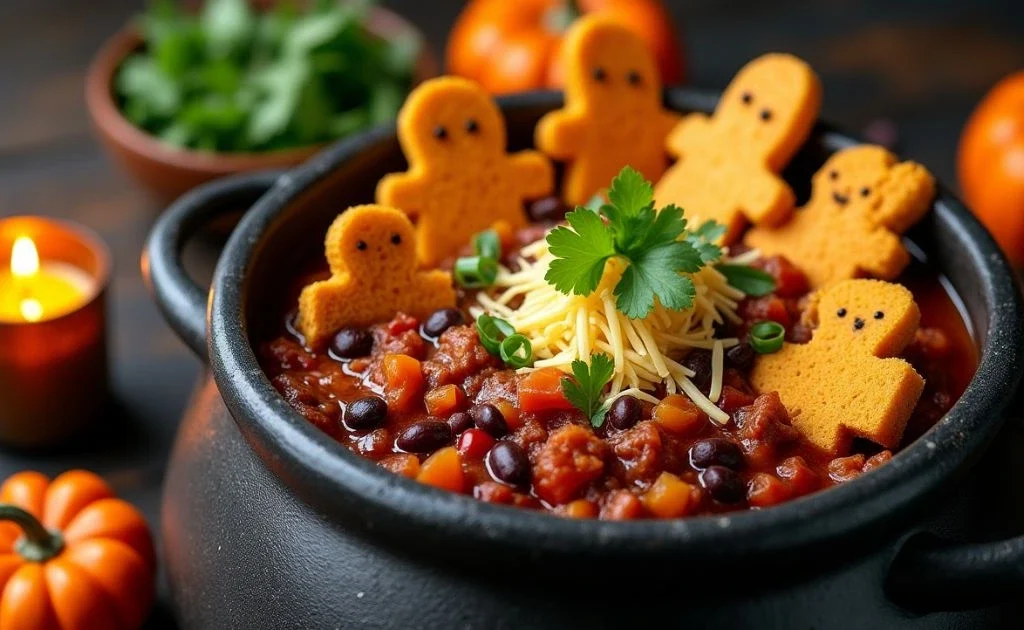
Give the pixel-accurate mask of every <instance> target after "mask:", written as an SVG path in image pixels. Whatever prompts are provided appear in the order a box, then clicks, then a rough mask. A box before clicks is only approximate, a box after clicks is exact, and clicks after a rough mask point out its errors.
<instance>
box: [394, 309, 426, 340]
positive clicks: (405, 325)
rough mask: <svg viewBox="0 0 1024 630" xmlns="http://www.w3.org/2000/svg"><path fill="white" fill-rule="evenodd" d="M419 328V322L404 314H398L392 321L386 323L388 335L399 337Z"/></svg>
mask: <svg viewBox="0 0 1024 630" xmlns="http://www.w3.org/2000/svg"><path fill="white" fill-rule="evenodd" d="M419 327H420V320H418V319H416V318H415V317H413V316H411V315H406V314H405V313H398V314H397V315H395V317H394V319H392V320H391V321H390V322H388V334H389V335H392V336H395V335H401V334H402V333H404V332H406V331H408V330H416V329H417V328H419Z"/></svg>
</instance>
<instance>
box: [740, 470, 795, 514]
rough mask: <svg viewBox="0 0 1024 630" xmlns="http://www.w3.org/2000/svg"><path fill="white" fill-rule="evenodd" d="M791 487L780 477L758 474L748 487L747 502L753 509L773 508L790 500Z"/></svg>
mask: <svg viewBox="0 0 1024 630" xmlns="http://www.w3.org/2000/svg"><path fill="white" fill-rule="evenodd" d="M789 494H790V490H789V487H788V486H787V485H786V484H785V482H783V481H782V480H781V479H779V478H778V477H775V476H773V475H769V474H767V473H756V474H755V475H754V476H753V477H752V478H751V480H750V485H749V486H748V487H747V502H748V503H750V505H751V506H753V507H761V508H765V507H771V506H773V505H778V504H779V503H782V502H783V501H785V500H786V499H788V498H789Z"/></svg>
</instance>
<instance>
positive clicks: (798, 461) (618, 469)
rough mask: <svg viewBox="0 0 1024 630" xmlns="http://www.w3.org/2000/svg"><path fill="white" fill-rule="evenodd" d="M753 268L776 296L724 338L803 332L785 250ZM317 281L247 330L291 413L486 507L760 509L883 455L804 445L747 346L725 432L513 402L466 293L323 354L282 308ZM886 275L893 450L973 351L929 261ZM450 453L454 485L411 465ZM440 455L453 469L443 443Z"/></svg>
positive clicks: (800, 291) (959, 375)
mask: <svg viewBox="0 0 1024 630" xmlns="http://www.w3.org/2000/svg"><path fill="white" fill-rule="evenodd" d="M547 225H550V224H547ZM542 227H544V226H543V224H541V225H535V226H533V227H531V228H527V229H526V230H524V231H523V233H521V234H520V235H519V240H520V242H521V243H522V244H525V243H527V242H530V241H532V240H535V239H537V238H539V237H541V236H542V234H543V229H541V228H542ZM507 258H509V259H511V257H507ZM756 266H760V267H761V268H763V269H764V270H766V271H768V272H769V273H771V274H772V275H773V276H774V277H775V279H776V284H777V287H776V291H775V293H774V294H772V295H769V296H766V297H760V298H748V299H747V300H745V301H744V302H743V303H742V304H741V306H740V309H739V311H738V312H739V314H740V316H741V317H742V318H743V319H744V323H743V324H742V325H740V326H738V327H735V328H731V329H725V330H723V331H722V335H721V336H729V335H737V336H740V337H741V338H742V337H743V335H744V334H745V333H746V330H747V328H749V326H750V325H752V324H753V323H755V322H758V321H762V320H765V319H772V320H775V321H778V322H779V323H781V324H783V325H784V326H786V328H787V340H788V341H790V342H796V343H804V342H806V341H808V340H809V339H810V337H811V335H812V333H813V331H812V330H810V329H808V328H805V327H804V326H802V325H801V324H800V323H799V322H800V317H801V312H802V309H803V305H804V303H805V301H806V300H805V297H806V293H807V282H806V279H805V278H804V275H803V273H802V272H801V271H800V270H799V269H797V268H795V267H794V266H793V265H791V264H789V263H788V262H787V261H785V260H784V259H782V258H769V259H762V260H760V261H758V263H756ZM325 276H326V272H325V271H324V270H322V269H318V270H316V271H314V272H312V273H309V274H305V275H303V276H302V277H300V278H296V282H295V285H294V286H293V287H291V290H290V291H288V292H286V294H285V295H283V296H282V297H283V298H284V301H283V302H282V303H281V304H280V310H279V311H278V312H277V313H273V314H272V316H273V317H276V321H277V325H276V326H271V327H269V329H270V330H271V331H272V332H271V333H270V334H268V335H266V336H264V337H262V338H259V339H257V343H258V347H259V355H260V362H261V365H262V366H263V369H264V370H265V371H266V373H267V375H268V377H269V378H270V379H271V382H272V383H273V385H274V387H276V388H277V390H278V391H279V392H281V395H282V396H284V398H285V399H286V400H287V401H288V402H289V403H290V404H291V405H292V407H294V408H295V410H296V411H297V412H298V413H299V414H301V415H302V416H304V417H305V418H306V419H307V420H309V421H310V422H311V423H313V424H315V425H316V426H317V427H319V428H320V429H321V430H323V431H324V432H325V433H327V434H328V435H330V436H331V437H332V438H334V439H335V440H337V441H338V442H340V443H341V444H343V445H344V446H345V447H347V448H349V449H351V450H352V451H354V452H356V453H359V454H360V455H362V456H363V457H366V458H369V459H371V460H373V461H375V462H377V463H378V464H379V465H380V466H381V467H383V468H386V469H387V470H390V471H392V472H394V473H396V474H401V475H407V476H409V477H412V478H419V479H420V480H421V481H425V482H427V483H434V485H441V486H443V487H447V488H449V489H452V490H456V491H461V492H464V493H465V494H468V495H472V496H474V497H476V498H477V499H480V500H482V501H488V502H491V503H499V504H506V505H515V506H520V507H524V508H530V509H538V510H547V511H550V512H554V513H556V514H561V515H564V516H570V517H576V518H602V519H612V520H628V519H641V518H654V517H662V518H665V517H678V516H688V515H698V514H710V513H720V512H728V511H733V510H741V509H748V508H749V509H759V508H765V507H769V506H772V505H775V504H778V503H781V502H783V501H787V500H789V499H792V498H795V497H798V496H801V495H805V494H808V493H811V492H816V491H818V490H822V489H825V488H828V487H831V486H833V485H836V484H840V483H843V482H845V481H848V480H850V479H853V478H854V477H856V476H858V475H860V474H862V473H864V472H866V471H868V470H871V469H872V468H875V467H877V466H880V465H883V464H884V463H885V462H887V461H888V460H889V459H890V458H891V457H892V453H891V452H890V451H888V450H880V449H879V448H878V447H877V446H875V445H873V444H871V443H870V442H867V441H863V440H856V441H855V442H854V447H853V451H852V453H851V454H849V455H847V456H844V457H836V458H833V457H830V456H829V455H827V454H826V453H823V452H821V451H819V450H818V449H816V448H815V447H813V446H812V445H810V444H809V443H807V442H806V441H805V440H804V439H803V437H802V436H801V435H800V433H799V432H798V431H797V430H796V429H795V428H793V427H792V426H791V424H790V417H789V413H788V412H787V410H786V408H785V407H784V406H783V405H782V403H781V401H780V400H779V397H778V396H777V395H776V394H774V393H766V394H761V395H758V393H757V392H755V391H754V390H753V388H752V387H751V385H750V383H749V381H748V374H749V371H750V369H751V366H752V364H753V362H754V360H755V353H754V352H753V350H752V349H751V348H750V346H749V345H747V344H746V343H744V344H741V345H740V346H738V347H736V348H733V349H731V350H730V351H728V352H727V355H726V373H725V384H724V386H723V391H722V395H721V398H720V400H719V402H718V406H719V407H720V408H721V409H723V410H724V411H725V412H727V413H728V414H729V415H730V421H729V422H728V423H727V424H726V425H725V426H719V425H717V424H715V423H714V422H711V421H710V420H709V419H708V418H707V416H706V415H705V414H704V413H703V412H701V411H700V410H699V409H698V408H697V407H696V406H695V405H694V404H693V403H692V402H690V401H689V400H688V399H686V398H684V397H681V396H669V397H665V396H664V392H655V394H656V395H658V397H659V398H662V399H663V401H662V403H660V404H659V405H657V406H654V405H651V404H649V403H646V402H640V401H637V400H636V399H631V402H627V403H622V404H618V405H616V406H613V407H612V409H611V411H610V412H609V414H608V416H607V420H606V422H605V423H604V424H603V426H601V427H600V428H593V427H592V426H591V424H590V422H589V421H588V420H587V419H586V418H585V417H584V416H583V414H582V413H580V412H578V411H575V410H570V411H566V410H545V411H523V410H522V409H521V408H520V398H519V384H520V382H521V380H522V378H523V377H522V376H521V375H517V374H516V373H515V372H514V371H513V370H511V369H507V368H505V367H504V365H503V364H502V362H501V361H500V360H498V359H497V358H495V357H493V356H491V355H490V354H488V352H487V351H486V350H485V349H484V348H483V346H482V345H481V344H480V341H479V339H478V336H477V332H476V329H475V327H474V326H473V325H472V321H471V319H470V316H469V314H468V312H467V310H466V309H468V307H469V306H470V304H472V302H473V296H472V294H468V293H464V294H460V298H459V309H456V310H450V311H444V312H438V313H435V314H434V315H433V316H431V317H430V318H428V320H426V321H422V322H421V321H417V320H415V319H413V318H410V317H408V316H405V315H402V314H399V315H397V316H396V317H395V318H394V319H393V320H392V321H390V322H381V323H380V324H378V325H375V326H372V327H370V328H369V329H367V330H346V331H343V332H341V333H339V335H338V336H337V337H336V338H335V339H334V340H333V341H332V342H331V344H330V345H331V347H329V348H314V349H307V348H305V347H304V346H303V343H302V340H301V338H300V337H299V336H298V335H297V334H296V333H295V332H294V329H293V328H292V326H291V324H290V321H291V318H292V317H293V316H294V314H293V311H292V309H293V308H294V306H295V304H296V303H297V296H298V293H299V291H300V290H301V288H302V287H303V286H305V285H306V284H308V283H309V282H311V281H314V280H318V279H322V278H324V277H325ZM899 282H900V283H902V284H904V285H905V286H907V287H908V288H909V289H911V291H913V293H914V296H915V298H916V300H917V303H918V305H919V306H920V309H921V327H920V329H919V331H918V333H917V336H916V338H915V339H914V341H913V342H912V343H911V344H910V346H909V347H908V348H907V349H906V351H905V352H904V355H903V356H904V357H905V358H906V359H907V360H908V361H910V362H911V363H912V364H913V365H914V367H915V368H916V369H917V371H918V372H920V373H921V375H922V376H924V378H925V380H926V386H925V390H924V393H923V394H922V396H921V399H920V401H919V402H918V404H917V407H916V408H915V410H914V414H913V417H912V418H911V420H910V422H909V425H908V427H907V430H906V434H905V437H904V440H903V445H906V444H907V443H909V442H911V441H913V440H914V439H916V438H917V437H919V436H920V435H921V434H922V433H924V432H925V431H926V430H927V429H928V428H929V427H931V426H932V425H933V424H934V423H935V422H936V421H937V420H938V419H939V418H940V417H942V415H943V414H945V413H946V411H948V410H949V408H950V407H952V405H953V403H954V402H955V401H956V400H957V398H958V397H959V396H960V395H961V394H962V393H963V391H964V389H965V388H966V386H967V384H968V382H969V381H970V379H971V377H972V375H973V373H974V369H975V366H976V364H977V356H976V350H975V346H974V343H973V341H972V339H971V336H970V334H969V332H968V330H967V328H966V326H965V324H964V321H963V319H962V317H961V315H960V312H959V311H958V309H957V307H956V305H955V303H954V299H955V297H953V296H952V295H951V293H950V292H949V290H948V289H947V288H946V287H945V286H944V285H943V284H942V282H941V281H940V278H939V276H938V275H937V274H936V273H935V272H934V270H932V269H930V268H929V267H928V266H927V265H925V264H924V263H921V262H914V263H913V264H912V265H911V267H910V268H909V269H908V270H907V272H906V273H905V274H904V276H903V277H902V278H901V279H900V280H899ZM343 355H353V356H355V355H358V357H359V358H353V359H341V358H340V357H341V356H343ZM387 355H393V356H402V357H411V358H412V359H415V360H416V361H419V362H420V363H419V367H420V370H421V373H422V376H423V379H422V380H423V384H422V386H421V387H419V388H416V389H415V391H407V390H403V391H392V390H389V389H388V388H387V387H385V386H384V385H383V384H384V383H385V382H386V381H387V378H388V377H387V376H386V374H385V371H386V370H385V362H386V361H385V356H387ZM392 361H393V362H394V361H395V360H394V359H392ZM403 361H404V365H405V366H408V365H410V364H412V365H415V364H414V363H411V362H408V361H405V360H404V359H402V361H398V362H395V363H393V364H392V367H394V368H395V369H398V368H397V367H395V366H398V364H399V363H402V362H403ZM684 363H685V365H686V366H687V367H689V368H691V369H692V370H694V371H695V372H696V374H697V375H696V376H695V377H694V378H693V379H692V380H693V382H694V383H695V384H696V385H697V386H698V387H700V388H701V389H703V390H704V391H705V393H706V392H707V390H708V387H709V383H710V379H711V358H710V352H707V351H692V352H691V353H690V354H689V355H688V356H687V357H686V358H685V360H684ZM361 399H367V400H361ZM356 401H360V402H356ZM428 405H429V407H430V412H428ZM448 447H454V448H455V449H457V452H458V454H459V457H458V462H460V463H461V468H462V473H463V475H462V479H461V480H458V481H457V482H455V483H454V485H453V484H452V482H450V481H441V482H440V483H438V482H437V481H435V480H436V479H437V475H436V474H435V473H433V472H432V473H430V474H424V473H425V466H424V462H425V461H426V460H427V459H428V458H429V457H430V456H431V455H432V454H433V453H435V452H437V451H439V450H442V449H446V448H448ZM447 455H448V456H449V457H448V462H449V465H451V462H452V461H453V459H452V458H451V457H450V456H451V450H450V449H449V450H448V451H447ZM456 465H457V464H456ZM428 466H429V465H428ZM663 473H670V474H668V475H663Z"/></svg>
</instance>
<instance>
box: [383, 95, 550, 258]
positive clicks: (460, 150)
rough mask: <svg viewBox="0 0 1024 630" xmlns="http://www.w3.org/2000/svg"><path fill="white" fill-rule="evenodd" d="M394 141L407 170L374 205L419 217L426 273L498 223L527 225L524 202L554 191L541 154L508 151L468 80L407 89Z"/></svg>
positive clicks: (494, 113) (496, 115)
mask: <svg viewBox="0 0 1024 630" xmlns="http://www.w3.org/2000/svg"><path fill="white" fill-rule="evenodd" d="M398 140H399V143H400V144H401V145H402V151H403V152H404V153H405V157H406V159H407V160H408V162H409V170H408V171H406V172H404V173H392V174H390V175H388V176H386V177H384V179H382V180H381V181H380V183H379V184H378V185H377V202H378V203H381V204H384V205H388V206H394V207H396V208H399V209H401V210H402V211H403V212H405V213H406V214H408V215H410V216H411V217H415V218H416V219H417V224H416V253H417V255H418V257H419V262H420V264H421V265H423V266H424V267H433V266H436V265H437V264H438V263H439V262H441V261H442V260H444V259H445V258H447V257H450V256H454V255H455V254H456V253H457V252H458V251H459V249H460V248H461V247H463V246H464V245H466V244H467V243H469V241H470V239H471V237H472V236H473V235H474V234H476V233H477V232H480V231H482V230H486V229H487V228H489V227H491V225H493V224H494V223H495V222H496V221H505V222H507V223H508V224H509V225H511V226H513V227H514V228H520V227H523V226H525V225H526V215H525V214H524V210H523V202H524V200H525V199H531V198H537V197H543V196H545V195H549V194H551V191H552V189H553V188H554V169H553V168H552V166H551V163H550V162H549V161H548V159H547V158H546V157H544V155H543V154H541V153H538V152H536V151H522V152H519V153H514V154H511V155H510V154H508V153H506V151H505V146H506V136H505V120H504V118H502V115H501V112H500V111H499V110H498V107H497V105H495V104H494V101H493V100H491V98H490V97H489V96H488V95H487V93H486V92H484V91H483V90H482V89H481V88H480V86H479V85H477V84H476V83H474V82H472V81H469V80H467V79H462V78H457V77H440V78H437V79H432V80H430V81H426V82H424V83H422V84H420V86H419V87H417V88H416V89H415V90H413V91H412V93H411V94H409V98H408V99H407V100H406V101H405V104H404V105H403V106H402V110H401V111H400V112H399V114H398Z"/></svg>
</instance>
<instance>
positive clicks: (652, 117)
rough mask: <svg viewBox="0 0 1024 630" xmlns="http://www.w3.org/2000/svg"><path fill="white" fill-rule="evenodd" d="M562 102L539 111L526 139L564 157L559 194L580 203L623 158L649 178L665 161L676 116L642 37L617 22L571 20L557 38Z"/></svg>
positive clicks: (622, 163)
mask: <svg viewBox="0 0 1024 630" xmlns="http://www.w3.org/2000/svg"><path fill="white" fill-rule="evenodd" d="M563 46H564V48H563V51H564V57H563V58H564V59H565V64H566V81H565V107H564V108H563V109H559V110H556V111H553V112H550V113H549V114H547V115H545V116H544V117H543V118H541V120H540V122H539V123H538V125H537V129H536V131H535V134H534V135H535V139H534V142H535V144H536V145H537V148H539V149H540V150H541V151H543V152H544V153H546V154H547V155H548V156H550V157H551V158H553V159H555V160H561V161H566V162H568V164H567V166H566V171H565V181H564V183H563V187H562V188H563V197H564V199H565V201H566V203H568V204H570V205H582V204H585V203H586V202H587V201H588V200H590V198H591V197H593V196H594V195H595V194H597V193H598V191H600V190H601V189H603V188H606V187H607V186H608V183H609V182H611V181H612V179H613V178H614V177H615V176H616V175H618V173H619V171H620V170H622V167H624V166H626V165H629V166H632V167H633V168H635V169H636V170H638V171H640V172H641V173H643V175H644V177H646V178H647V179H649V180H651V181H657V180H658V178H660V177H661V175H662V173H664V172H665V167H666V166H668V155H667V154H666V152H665V137H666V136H667V135H668V133H669V131H670V130H671V129H672V128H673V127H674V126H675V124H676V123H677V122H679V116H678V115H677V114H675V113H672V112H670V111H668V110H666V109H664V107H662V103H661V80H660V78H659V76H658V71H657V66H656V64H655V61H654V57H653V56H652V55H651V52H650V50H649V49H648V46H647V44H646V43H645V42H644V41H643V40H642V39H640V38H639V37H637V36H636V35H634V34H633V33H632V32H630V31H629V30H628V29H626V28H625V27H623V26H620V25H619V24H615V23H613V22H611V21H610V20H608V19H607V18H602V17H599V16H596V15H590V16H586V17H583V18H580V19H578V20H577V21H576V22H575V23H574V24H573V26H572V27H571V28H570V29H569V32H568V33H567V35H566V39H565V41H564V44H563Z"/></svg>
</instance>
